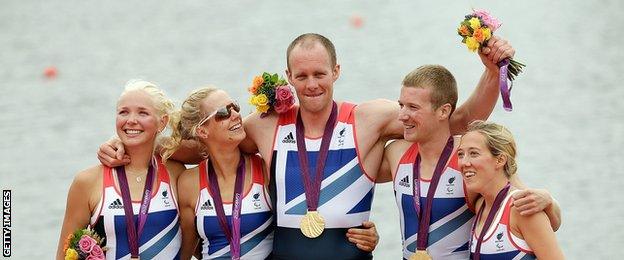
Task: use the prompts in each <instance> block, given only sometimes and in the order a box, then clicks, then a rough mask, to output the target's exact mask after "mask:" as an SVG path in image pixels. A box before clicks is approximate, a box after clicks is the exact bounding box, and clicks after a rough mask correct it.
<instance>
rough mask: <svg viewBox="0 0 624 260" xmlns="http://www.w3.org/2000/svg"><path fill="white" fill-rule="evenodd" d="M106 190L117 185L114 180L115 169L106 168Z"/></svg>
mask: <svg viewBox="0 0 624 260" xmlns="http://www.w3.org/2000/svg"><path fill="white" fill-rule="evenodd" d="M103 182H104V188H106V187H111V186H114V185H115V180H114V178H113V168H111V167H107V166H104V180H103Z"/></svg>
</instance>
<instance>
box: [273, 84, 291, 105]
mask: <svg viewBox="0 0 624 260" xmlns="http://www.w3.org/2000/svg"><path fill="white" fill-rule="evenodd" d="M275 98H276V99H277V100H280V101H284V100H288V99H292V98H293V94H292V91H290V87H289V86H288V85H284V86H279V87H277V89H276V90H275Z"/></svg>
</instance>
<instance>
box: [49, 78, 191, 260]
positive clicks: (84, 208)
mask: <svg viewBox="0 0 624 260" xmlns="http://www.w3.org/2000/svg"><path fill="white" fill-rule="evenodd" d="M173 111H174V105H173V103H172V102H171V100H169V99H168V98H167V97H166V96H165V95H164V93H163V92H162V91H161V90H160V89H159V88H158V87H157V86H156V85H154V84H153V83H150V82H147V81H140V80H138V81H131V82H129V83H128V84H127V85H126V87H125V90H124V91H123V93H122V94H121V96H120V97H119V100H118V101H117V115H116V120H115V128H116V132H117V136H118V137H119V139H120V140H121V142H122V143H123V144H124V146H125V152H126V155H127V156H129V158H131V159H132V160H131V162H130V163H129V164H127V165H125V166H120V167H115V168H111V167H107V166H102V165H97V166H93V167H91V168H88V169H86V170H83V171H81V172H79V173H78V174H77V175H76V177H75V178H74V181H73V183H72V184H71V186H70V188H69V193H68V195H67V207H66V209H65V218H64V221H63V227H62V229H61V235H60V238H59V243H58V251H57V254H56V259H64V256H65V249H64V243H65V239H66V238H67V236H68V235H69V234H71V233H73V232H74V231H75V230H77V229H81V228H85V227H86V226H87V225H90V226H91V227H93V228H94V229H95V231H96V232H97V233H98V234H99V235H100V236H102V237H104V238H105V239H104V243H105V244H106V248H107V250H106V252H105V254H106V259H131V258H138V257H140V258H143V259H174V258H177V257H178V255H179V251H180V246H181V241H182V236H181V231H180V228H179V224H178V219H179V218H178V207H177V202H176V198H175V194H176V188H175V186H176V182H177V177H178V175H179V174H180V173H181V172H182V171H183V170H184V166H183V165H182V164H179V163H175V162H173V161H169V162H167V163H163V161H162V159H161V158H160V156H159V155H158V154H155V152H154V148H155V143H156V138H157V137H158V136H159V134H160V133H161V132H162V131H163V130H164V129H165V128H166V127H167V123H168V121H169V118H170V116H171V113H172V112H173ZM140 208H143V209H147V210H142V211H141V212H139V209H140Z"/></svg>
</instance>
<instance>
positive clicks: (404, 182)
mask: <svg viewBox="0 0 624 260" xmlns="http://www.w3.org/2000/svg"><path fill="white" fill-rule="evenodd" d="M399 186H403V187H408V188H409V187H410V183H409V176H405V178H403V179H402V180H400V181H399Z"/></svg>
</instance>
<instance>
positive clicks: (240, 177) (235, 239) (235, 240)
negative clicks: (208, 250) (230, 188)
mask: <svg viewBox="0 0 624 260" xmlns="http://www.w3.org/2000/svg"><path fill="white" fill-rule="evenodd" d="M207 164H208V179H209V186H208V187H209V188H210V193H211V194H212V198H213V199H214V202H215V210H216V211H217V219H218V220H219V225H220V226H221V229H222V230H223V233H225V237H226V238H227V239H228V241H229V242H230V251H231V255H232V259H234V260H237V259H240V238H241V235H240V223H241V220H240V214H241V201H242V199H243V194H242V193H243V186H244V185H243V182H244V180H245V157H243V155H242V154H241V155H240V160H239V162H238V168H237V169H236V181H235V182H234V195H233V198H232V228H231V230H230V225H229V224H228V221H227V218H226V217H225V210H224V209H223V207H224V206H225V205H223V199H222V198H221V191H220V190H219V183H218V181H217V174H216V173H215V170H214V167H213V166H212V163H211V162H210V160H208V163H207Z"/></svg>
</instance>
